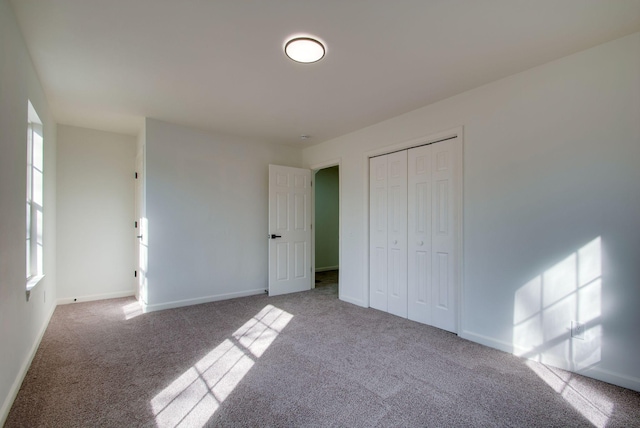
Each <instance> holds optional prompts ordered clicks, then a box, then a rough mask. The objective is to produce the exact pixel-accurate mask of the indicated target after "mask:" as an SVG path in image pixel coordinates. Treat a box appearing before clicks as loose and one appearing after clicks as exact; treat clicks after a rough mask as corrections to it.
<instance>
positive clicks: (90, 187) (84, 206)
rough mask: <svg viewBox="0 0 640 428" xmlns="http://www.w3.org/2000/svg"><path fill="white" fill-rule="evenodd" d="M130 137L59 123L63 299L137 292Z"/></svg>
mask: <svg viewBox="0 0 640 428" xmlns="http://www.w3.org/2000/svg"><path fill="white" fill-rule="evenodd" d="M135 153H136V139H135V137H131V136H128V135H121V134H114V133H111V132H103V131H95V130H91V129H86V128H77V127H73V126H63V125H59V126H58V153H57V163H58V167H57V170H58V177H57V188H58V194H57V198H58V200H57V206H58V216H57V221H58V223H57V231H58V234H57V235H58V302H59V303H70V302H72V301H74V299H77V301H87V300H96V299H108V298H114V297H122V296H130V295H133V294H134V277H133V271H134V268H135V263H134V254H133V248H134V232H135V231H134V228H133V221H134V208H133V201H134V176H133V173H134V164H135Z"/></svg>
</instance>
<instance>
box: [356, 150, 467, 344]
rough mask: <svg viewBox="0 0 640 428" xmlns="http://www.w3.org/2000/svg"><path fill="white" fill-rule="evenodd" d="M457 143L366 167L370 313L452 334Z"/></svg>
mask: <svg viewBox="0 0 640 428" xmlns="http://www.w3.org/2000/svg"><path fill="white" fill-rule="evenodd" d="M460 159H461V150H459V147H458V139H452V140H447V141H442V142H438V143H435V144H431V145H426V146H421V147H416V148H412V149H408V150H403V151H400V152H396V153H392V154H388V155H384V156H379V157H375V158H372V159H371V160H370V208H369V212H370V306H371V307H372V308H375V309H380V310H383V311H386V312H389V313H392V314H394V315H398V316H402V317H405V318H409V319H411V320H414V321H418V322H421V323H425V324H429V325H433V326H435V327H439V328H442V329H445V330H448V331H452V332H457V308H456V302H457V295H456V291H457V281H458V254H457V251H458V249H457V242H458V233H459V224H458V218H457V208H458V205H457V204H458V203H460V201H459V197H460V195H459V193H460V192H459V191H458V187H459V184H460V183H459V181H458V180H460V175H461V174H460V171H459V169H460V167H459V165H460V163H461V162H459V161H460Z"/></svg>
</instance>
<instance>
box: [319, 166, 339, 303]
mask: <svg viewBox="0 0 640 428" xmlns="http://www.w3.org/2000/svg"><path fill="white" fill-rule="evenodd" d="M313 188H314V193H313V195H314V198H313V201H314V204H313V207H314V208H313V214H314V222H313V237H314V239H313V253H314V283H313V288H315V289H316V290H317V292H321V293H323V294H335V296H336V297H338V296H339V282H340V281H339V277H340V166H339V165H332V166H329V167H326V168H322V169H318V170H316V171H315V173H314V187H313Z"/></svg>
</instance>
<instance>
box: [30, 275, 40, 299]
mask: <svg viewBox="0 0 640 428" xmlns="http://www.w3.org/2000/svg"><path fill="white" fill-rule="evenodd" d="M43 278H44V275H34V276H32V277H30V278H27V302H28V301H29V297H31V290H33V289H34V287H35V286H36V285H38V284H39V283H40V281H42V279H43Z"/></svg>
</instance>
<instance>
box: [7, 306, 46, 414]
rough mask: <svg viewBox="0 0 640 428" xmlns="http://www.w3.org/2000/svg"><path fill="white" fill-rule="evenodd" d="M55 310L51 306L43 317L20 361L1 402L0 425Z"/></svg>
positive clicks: (9, 408) (18, 389)
mask: <svg viewBox="0 0 640 428" xmlns="http://www.w3.org/2000/svg"><path fill="white" fill-rule="evenodd" d="M55 310H56V305H52V306H51V310H50V311H49V313H48V314H47V316H46V317H45V321H44V323H42V326H41V327H40V331H39V332H38V337H37V338H36V340H35V341H34V342H33V345H32V346H31V350H29V355H27V358H26V359H25V360H24V362H23V363H22V367H20V371H19V372H18V374H17V376H16V378H15V380H14V381H13V384H12V385H11V389H9V394H7V397H6V398H5V400H4V403H2V408H0V427H2V426H4V423H5V422H6V420H7V417H8V416H9V411H10V410H11V406H12V405H13V402H14V400H15V399H16V397H17V396H18V391H20V387H21V386H22V382H23V381H24V377H25V376H26V375H27V372H28V371H29V367H31V362H32V361H33V357H35V356H36V352H37V351H38V347H39V346H40V342H41V341H42V337H43V336H44V332H45V331H46V330H47V327H48V326H49V321H51V317H52V316H53V312H54V311H55Z"/></svg>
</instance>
